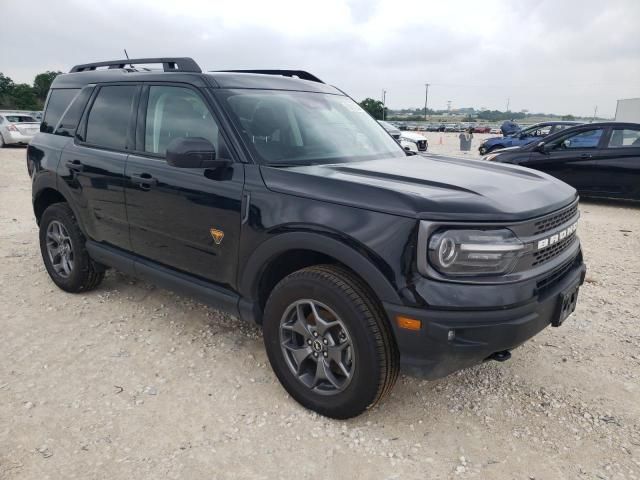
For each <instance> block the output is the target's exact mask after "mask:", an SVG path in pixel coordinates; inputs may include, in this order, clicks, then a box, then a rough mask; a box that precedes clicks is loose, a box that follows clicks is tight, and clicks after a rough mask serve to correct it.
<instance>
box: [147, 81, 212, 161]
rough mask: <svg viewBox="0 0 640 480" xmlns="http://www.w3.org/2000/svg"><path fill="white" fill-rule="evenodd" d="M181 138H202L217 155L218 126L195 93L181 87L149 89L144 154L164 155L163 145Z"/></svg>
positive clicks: (164, 147) (155, 87)
mask: <svg viewBox="0 0 640 480" xmlns="http://www.w3.org/2000/svg"><path fill="white" fill-rule="evenodd" d="M181 137H202V138H206V139H207V140H209V141H210V142H211V143H212V144H213V146H214V148H215V150H216V152H219V148H218V125H217V124H216V122H215V120H214V119H213V117H212V116H211V112H209V109H208V108H207V106H206V105H205V103H204V102H203V100H202V98H200V96H199V95H198V94H197V93H196V92H194V91H193V90H190V89H188V88H183V87H164V86H152V87H150V88H149V102H148V104H147V116H146V125H145V139H144V149H145V151H147V152H151V153H157V154H160V155H164V154H165V153H166V151H167V145H168V144H169V143H170V142H171V141H172V140H174V139H176V138H181Z"/></svg>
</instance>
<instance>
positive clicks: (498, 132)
mask: <svg viewBox="0 0 640 480" xmlns="http://www.w3.org/2000/svg"><path fill="white" fill-rule="evenodd" d="M489 133H495V134H500V133H502V130H500V129H499V128H498V127H491V129H490V130H489Z"/></svg>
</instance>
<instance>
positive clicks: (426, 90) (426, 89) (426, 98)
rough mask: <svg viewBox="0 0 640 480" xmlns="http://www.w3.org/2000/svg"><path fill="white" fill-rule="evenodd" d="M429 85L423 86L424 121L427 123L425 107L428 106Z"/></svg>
mask: <svg viewBox="0 0 640 480" xmlns="http://www.w3.org/2000/svg"><path fill="white" fill-rule="evenodd" d="M429 85H430V84H429V83H425V84H424V121H425V122H426V121H427V105H428V104H429Z"/></svg>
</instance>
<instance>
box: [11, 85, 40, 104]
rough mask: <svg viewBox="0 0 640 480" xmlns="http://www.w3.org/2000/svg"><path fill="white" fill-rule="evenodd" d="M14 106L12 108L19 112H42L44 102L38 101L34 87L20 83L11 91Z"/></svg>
mask: <svg viewBox="0 0 640 480" xmlns="http://www.w3.org/2000/svg"><path fill="white" fill-rule="evenodd" d="M11 99H12V102H13V105H12V106H11V107H10V108H15V109H17V110H40V109H41V108H42V102H40V101H38V98H37V97H36V94H35V92H34V91H33V87H32V86H31V85H28V84H26V83H18V84H16V85H14V86H13V88H12V89H11Z"/></svg>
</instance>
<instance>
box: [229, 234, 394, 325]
mask: <svg viewBox="0 0 640 480" xmlns="http://www.w3.org/2000/svg"><path fill="white" fill-rule="evenodd" d="M374 262H375V260H374V259H372V258H370V257H369V256H367V254H366V253H365V252H364V251H363V249H361V250H360V251H359V250H358V249H357V248H356V247H354V246H351V245H348V244H346V243H344V242H342V241H340V240H337V239H335V238H332V237H330V236H327V235H322V234H317V233H306V232H292V233H283V234H280V235H278V236H276V237H273V238H271V239H269V240H267V241H266V242H264V243H262V244H261V245H260V246H259V247H258V248H257V249H256V250H255V251H254V252H253V253H252V254H251V256H250V257H249V258H248V259H247V262H246V263H245V267H244V270H243V271H242V272H241V274H240V277H239V282H238V285H239V291H240V294H241V296H242V299H241V300H240V311H241V313H242V314H243V317H244V316H245V315H247V316H251V317H253V319H254V320H255V321H256V322H257V323H261V321H262V312H263V310H264V305H265V303H266V299H267V298H268V296H269V293H270V292H271V290H272V289H273V287H275V285H276V284H277V283H278V282H279V281H280V280H281V279H282V278H284V277H286V276H287V275H289V274H290V273H293V272H294V271H297V270H300V269H302V268H306V267H309V266H312V265H319V264H326V263H329V264H338V265H341V266H343V267H345V268H347V269H348V270H350V271H352V272H353V273H354V274H355V275H357V276H358V277H360V278H361V279H362V280H363V282H364V283H365V284H366V285H367V286H368V287H369V288H370V289H371V291H372V292H373V294H374V295H375V296H376V298H377V300H378V301H379V302H381V303H382V302H391V303H395V304H398V303H401V301H400V298H399V295H398V293H397V292H396V289H395V288H394V287H393V284H392V282H391V281H390V280H389V279H388V278H387V277H385V275H384V274H383V273H382V272H381V271H380V269H379V268H378V267H377V266H376V265H375V263H374Z"/></svg>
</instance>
